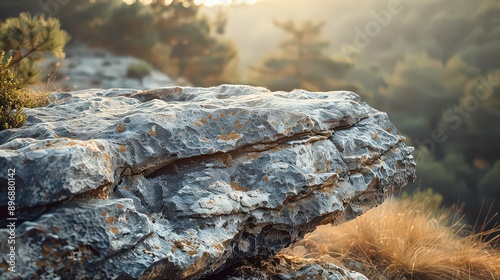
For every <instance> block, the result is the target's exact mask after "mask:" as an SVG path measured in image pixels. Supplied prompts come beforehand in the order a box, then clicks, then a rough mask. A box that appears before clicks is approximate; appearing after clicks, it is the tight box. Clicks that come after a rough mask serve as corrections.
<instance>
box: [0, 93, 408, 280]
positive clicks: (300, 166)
mask: <svg viewBox="0 0 500 280" xmlns="http://www.w3.org/2000/svg"><path fill="white" fill-rule="evenodd" d="M54 97H55V98H56V101H55V102H54V103H52V104H51V105H49V106H48V107H45V108H37V109H28V110H26V112H27V114H28V115H29V118H28V121H27V122H26V123H25V125H24V126H23V127H22V128H20V129H11V130H6V131H1V132H0V166H2V167H4V168H5V170H6V169H7V168H10V169H15V182H16V184H15V186H16V197H15V199H16V200H15V202H16V212H15V215H16V217H17V219H18V220H17V229H16V252H17V255H16V256H17V257H16V268H17V271H18V272H17V273H10V272H8V273H4V274H3V275H2V277H4V278H7V279H14V278H15V277H21V278H23V279H30V278H37V277H41V278H42V279H55V277H61V278H62V279H83V278H89V279H139V278H140V279H201V278H203V277H206V276H208V275H211V274H213V273H217V272H220V271H222V270H224V269H225V268H227V267H229V266H231V265H233V264H236V263H238V262H240V261H241V260H243V259H245V258H248V257H253V256H261V257H264V258H267V257H272V256H274V255H275V254H276V253H277V252H279V251H280V250H282V249H283V248H284V247H286V246H288V245H289V244H290V242H292V241H295V240H298V239H300V238H302V237H303V236H304V234H305V233H307V232H309V231H311V230H313V229H314V228H315V227H316V226H317V225H319V224H326V223H341V222H342V221H344V220H348V219H352V218H354V217H356V216H357V215H359V214H362V213H363V212H364V211H365V210H367V209H369V208H371V207H374V206H376V205H378V204H380V203H381V202H382V201H383V200H384V199H385V198H386V196H387V195H389V194H391V193H393V192H394V191H396V190H399V189H400V188H401V187H403V186H404V185H405V184H406V183H407V182H408V181H409V180H413V179H414V176H415V163H414V160H413V157H412V156H411V151H412V148H410V147H406V146H405V144H404V143H403V137H401V136H399V135H398V133H397V130H396V128H395V127H394V126H393V125H392V124H391V123H390V121H389V119H388V117H387V115H386V114H385V113H382V112H379V111H377V110H375V109H373V108H371V107H369V106H368V105H367V104H365V103H363V102H361V101H360V99H359V97H358V96H357V95H356V94H354V93H351V92H326V93H312V92H307V91H304V90H295V91H292V92H288V93H287V92H269V91H268V90H265V89H263V88H254V87H249V86H238V85H235V86H229V85H223V86H219V87H214V88H179V87H173V88H160V89H156V90H149V91H137V90H127V89H109V90H85V91H79V92H72V93H60V94H55V96H54ZM8 177H9V176H8V174H7V172H2V173H0V184H2V186H1V188H0V189H2V190H5V189H7V181H8ZM7 204H8V197H7V193H6V192H5V191H4V192H2V193H0V205H1V206H2V207H5V206H6V205H7ZM2 215H4V214H2ZM6 223H7V221H6V219H3V225H5V224H6ZM1 228H2V229H0V240H7V238H8V236H9V231H8V230H7V229H5V226H2V227H1ZM0 250H1V252H2V254H1V256H0V263H2V264H3V266H4V267H6V268H7V267H8V257H7V256H6V254H4V252H8V250H9V244H7V242H5V241H3V242H2V243H1V244H0Z"/></svg>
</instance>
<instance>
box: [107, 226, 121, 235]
mask: <svg viewBox="0 0 500 280" xmlns="http://www.w3.org/2000/svg"><path fill="white" fill-rule="evenodd" d="M109 230H110V231H111V232H112V233H114V234H118V232H119V230H118V229H117V228H115V227H109Z"/></svg>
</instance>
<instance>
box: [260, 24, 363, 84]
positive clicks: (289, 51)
mask: <svg viewBox="0 0 500 280" xmlns="http://www.w3.org/2000/svg"><path fill="white" fill-rule="evenodd" d="M274 24H275V26H277V27H278V28H280V29H282V30H283V31H285V32H286V33H287V35H288V36H287V38H286V39H285V40H284V41H283V42H282V43H281V44H280V51H279V52H278V53H276V54H274V55H271V56H269V57H268V58H266V59H264V61H263V63H262V64H261V65H260V66H258V67H255V68H252V70H253V72H254V73H253V74H254V75H255V77H254V78H253V79H252V80H255V81H258V82H256V84H259V85H263V86H265V87H267V88H269V89H271V90H287V91H288V90H293V89H295V88H300V89H307V90H312V91H329V90H344V89H345V90H353V91H357V92H359V90H360V87H359V86H357V85H354V84H352V83H349V82H346V81H344V80H343V79H344V78H345V75H346V74H347V72H348V71H349V70H350V69H351V68H352V64H350V63H348V62H346V61H341V60H335V59H333V58H331V57H329V56H328V55H326V54H325V49H326V48H327V47H328V45H329V42H328V41H327V40H326V39H324V38H322V37H321V30H322V28H323V26H324V23H323V22H313V21H305V22H303V23H302V24H300V25H299V24H296V23H294V22H293V21H287V22H277V21H275V22H274ZM254 83H255V82H254Z"/></svg>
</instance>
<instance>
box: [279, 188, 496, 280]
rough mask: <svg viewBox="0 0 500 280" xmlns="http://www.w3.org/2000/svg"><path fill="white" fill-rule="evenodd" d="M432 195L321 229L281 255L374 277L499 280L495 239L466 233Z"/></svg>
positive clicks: (398, 202)
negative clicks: (331, 261) (324, 261)
mask: <svg viewBox="0 0 500 280" xmlns="http://www.w3.org/2000/svg"><path fill="white" fill-rule="evenodd" d="M438 205H439V202H436V200H435V199H432V196H425V195H417V196H415V198H406V199H402V200H395V199H388V200H387V201H386V202H384V203H383V204H382V205H381V206H379V207H377V208H375V209H372V210H370V211H368V212H367V213H366V214H364V215H362V216H360V217H358V218H356V219H355V220H353V221H350V222H347V223H344V224H341V225H339V226H336V227H331V226H329V225H327V226H322V227H319V228H318V229H317V230H316V231H314V232H312V233H311V234H309V235H308V236H306V238H305V239H304V240H302V241H300V242H298V243H296V244H295V245H294V246H291V247H290V248H289V249H286V250H285V251H283V252H282V254H285V255H289V256H290V255H291V256H295V257H300V258H324V257H325V256H329V257H333V258H335V259H337V260H338V261H339V262H341V263H343V264H344V265H345V266H346V267H348V268H349V269H352V270H356V271H358V272H361V273H364V274H365V275H366V276H367V277H369V278H370V279H500V250H498V248H497V249H495V247H496V246H495V244H494V243H495V242H496V239H495V238H493V239H490V240H489V241H486V238H485V236H487V235H488V234H491V233H495V232H496V233H498V232H499V230H498V228H497V229H496V230H492V231H490V232H482V233H479V234H477V233H476V234H468V235H467V234H465V231H464V230H463V227H462V226H460V223H459V221H455V222H454V221H453V220H454V216H455V215H454V212H453V211H451V210H450V211H444V210H440V209H439V207H438Z"/></svg>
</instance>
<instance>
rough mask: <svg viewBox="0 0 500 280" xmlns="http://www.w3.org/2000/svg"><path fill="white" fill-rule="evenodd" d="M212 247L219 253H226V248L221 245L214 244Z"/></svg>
mask: <svg viewBox="0 0 500 280" xmlns="http://www.w3.org/2000/svg"><path fill="white" fill-rule="evenodd" d="M212 247H214V248H215V249H217V250H219V251H224V247H222V245H220V244H219V243H214V244H213V245H212Z"/></svg>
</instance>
